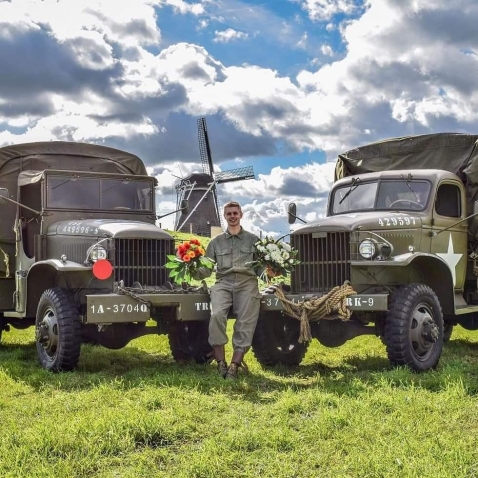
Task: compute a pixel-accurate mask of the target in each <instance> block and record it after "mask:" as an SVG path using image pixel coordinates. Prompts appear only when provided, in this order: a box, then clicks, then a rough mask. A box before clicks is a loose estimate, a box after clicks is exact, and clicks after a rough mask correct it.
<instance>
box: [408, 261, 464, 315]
mask: <svg viewBox="0 0 478 478" xmlns="http://www.w3.org/2000/svg"><path fill="white" fill-rule="evenodd" d="M411 266H412V267H413V268H414V269H415V270H417V271H419V273H420V276H421V278H422V279H421V283H423V284H425V285H427V286H428V287H430V288H431V289H433V291H434V292H435V294H436V295H437V297H438V300H439V301H440V305H441V307H442V310H443V313H444V314H455V292H454V284H453V276H452V273H451V271H450V267H449V266H448V264H447V263H446V262H445V261H444V260H443V259H442V258H441V257H438V256H435V255H433V254H421V255H418V256H417V257H415V258H414V259H413V261H412V262H411ZM423 271H426V272H423Z"/></svg>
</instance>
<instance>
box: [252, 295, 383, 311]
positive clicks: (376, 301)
mask: <svg viewBox="0 0 478 478" xmlns="http://www.w3.org/2000/svg"><path fill="white" fill-rule="evenodd" d="M285 297H286V299H287V300H290V301H291V302H295V303H296V304H298V303H300V302H304V301H306V300H310V299H312V298H314V299H317V298H318V297H320V296H317V295H316V294H287V295H286V296H285ZM388 297H389V296H388V294H357V295H352V296H349V297H347V307H348V308H349V309H350V310H357V311H359V310H360V311H364V312H384V311H387V310H388ZM282 310H284V307H283V305H282V302H281V301H280V300H279V299H278V298H277V297H276V296H275V295H274V294H264V295H263V296H262V299H261V311H282Z"/></svg>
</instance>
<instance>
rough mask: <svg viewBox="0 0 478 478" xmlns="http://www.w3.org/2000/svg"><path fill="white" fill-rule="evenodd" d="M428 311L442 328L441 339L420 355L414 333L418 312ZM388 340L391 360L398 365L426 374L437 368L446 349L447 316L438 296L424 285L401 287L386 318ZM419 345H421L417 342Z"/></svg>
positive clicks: (386, 339) (385, 334)
mask: <svg viewBox="0 0 478 478" xmlns="http://www.w3.org/2000/svg"><path fill="white" fill-rule="evenodd" d="M419 308H421V309H422V310H423V309H426V311H427V312H428V313H429V315H430V316H431V317H432V319H433V321H434V322H435V324H436V325H437V326H438V338H437V340H436V342H435V343H433V345H432V346H431V347H430V349H429V350H426V351H425V352H424V353H422V354H420V353H417V351H416V350H417V345H415V346H414V345H413V342H412V337H411V332H412V330H414V329H415V327H413V326H414V325H416V323H417V322H416V320H415V319H414V318H413V314H414V313H416V312H417V309H419ZM384 336H385V337H384V338H385V343H386V345H387V354H388V359H389V360H390V362H391V363H392V364H394V365H407V366H408V367H410V368H411V369H412V370H414V371H417V372H423V371H426V370H430V369H434V368H436V367H437V365H438V361H439V360H440V356H441V352H442V348H443V314H442V310H441V306H440V302H439V300H438V297H437V296H436V294H435V293H434V292H433V290H432V289H431V288H430V287H428V286H426V285H423V284H409V285H406V286H403V287H400V288H398V289H397V290H396V291H395V292H394V294H393V295H392V298H391V301H390V308H389V312H388V313H387V316H386V319H385V328H384ZM414 343H415V344H418V343H417V342H416V341H415V342H414Z"/></svg>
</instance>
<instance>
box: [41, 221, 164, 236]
mask: <svg viewBox="0 0 478 478" xmlns="http://www.w3.org/2000/svg"><path fill="white" fill-rule="evenodd" d="M47 234H48V235H49V236H51V235H66V236H80V237H113V238H134V239H172V236H171V235H170V234H168V233H167V232H165V231H163V230H162V229H160V228H159V227H157V226H155V225H154V224H149V223H147V222H141V221H125V220H123V219H84V220H81V221H59V222H55V223H53V224H51V225H50V226H49V227H48V231H47Z"/></svg>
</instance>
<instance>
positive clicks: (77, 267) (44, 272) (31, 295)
mask: <svg viewBox="0 0 478 478" xmlns="http://www.w3.org/2000/svg"><path fill="white" fill-rule="evenodd" d="M87 270H91V267H85V266H84V265H82V264H78V263H76V262H71V261H65V262H63V261H60V260H57V259H49V260H45V261H39V262H36V263H35V264H34V265H33V266H32V267H31V268H30V270H29V271H28V275H27V294H26V297H27V304H26V316H27V317H34V316H35V315H36V311H37V306H38V302H39V300H40V297H41V295H42V294H43V292H45V291H46V290H47V289H50V288H51V287H55V286H57V285H58V275H59V274H61V273H63V272H74V271H81V272H85V271H87Z"/></svg>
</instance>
